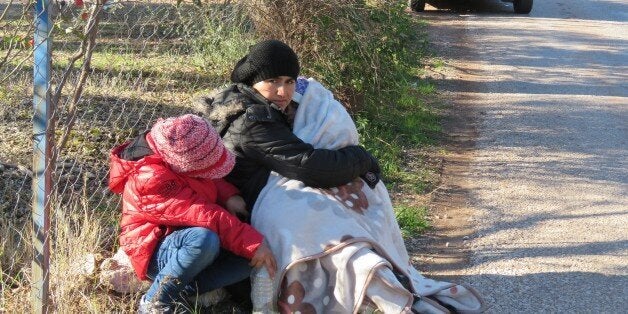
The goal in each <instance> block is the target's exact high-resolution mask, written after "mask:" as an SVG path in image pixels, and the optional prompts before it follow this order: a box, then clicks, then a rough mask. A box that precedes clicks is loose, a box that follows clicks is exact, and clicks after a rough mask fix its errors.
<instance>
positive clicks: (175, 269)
mask: <svg viewBox="0 0 628 314" xmlns="http://www.w3.org/2000/svg"><path fill="white" fill-rule="evenodd" d="M234 163H235V158H234V157H233V155H232V154H231V153H230V152H229V151H228V150H227V149H226V148H225V146H224V144H223V142H222V140H221V139H220V136H219V135H218V134H217V133H216V131H215V130H214V129H213V128H212V127H211V126H210V125H209V123H208V122H207V121H205V120H204V119H203V118H201V117H199V116H196V115H191V114H188V115H183V116H180V117H174V118H168V119H165V120H164V119H159V120H158V121H157V123H155V125H154V126H153V127H152V129H151V130H150V131H149V132H146V133H145V134H142V135H141V136H139V137H137V138H136V139H134V140H133V141H131V142H128V143H125V144H122V145H120V146H118V147H116V148H114V149H113V150H112V152H111V156H110V168H111V169H110V174H109V188H110V189H111V190H112V191H113V192H115V193H122V198H123V200H122V203H123V207H122V220H121V222H120V228H121V233H120V246H121V247H122V248H123V249H124V251H125V252H126V253H127V254H128V255H129V258H130V259H131V263H132V264H133V267H134V269H135V272H136V274H137V276H138V277H139V278H140V279H146V278H150V279H152V280H153V284H152V285H151V287H150V288H149V290H148V291H147V292H146V294H144V295H143V296H142V299H141V301H140V306H139V312H140V313H153V312H158V313H163V312H165V313H170V312H174V308H175V304H176V302H178V301H181V300H182V297H183V296H185V295H186V294H189V293H198V294H202V293H205V292H208V291H211V290H214V289H218V288H221V287H224V286H226V285H230V284H233V283H236V282H239V281H242V280H244V279H246V278H247V277H248V276H249V274H250V271H251V268H250V267H249V265H250V266H253V267H260V266H265V267H266V268H267V269H268V271H269V272H270V273H271V274H274V272H275V269H276V265H275V259H274V257H273V255H272V252H271V251H270V249H269V248H268V246H267V245H266V244H264V243H262V240H263V237H262V235H261V234H260V233H259V232H257V231H256V230H255V229H253V228H252V227H251V226H250V225H248V224H245V223H243V222H241V221H240V220H238V218H236V216H235V214H243V213H244V212H245V211H246V209H245V204H244V201H243V199H242V197H240V196H239V195H238V190H237V189H236V188H235V187H234V186H233V185H231V184H229V183H227V182H226V181H225V180H223V179H222V177H224V176H225V175H227V174H228V173H229V172H230V171H231V169H232V168H233V166H234ZM217 202H218V204H222V205H224V206H225V207H227V209H229V211H227V210H225V209H224V208H223V207H221V206H220V205H217V204H216V203H217ZM221 247H222V248H224V249H226V250H221ZM232 253H235V255H234V254H232ZM247 259H251V261H250V263H249V262H248V261H247Z"/></svg>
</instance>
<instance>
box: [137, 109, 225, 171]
mask: <svg viewBox="0 0 628 314" xmlns="http://www.w3.org/2000/svg"><path fill="white" fill-rule="evenodd" d="M147 139H148V143H149V144H150V145H151V148H153V149H154V150H156V152H157V153H158V154H159V155H161V157H162V158H163V160H164V161H165V162H166V163H168V165H170V167H171V168H172V170H173V171H175V172H177V173H181V174H184V175H188V176H191V177H199V178H210V179H217V178H222V177H224V176H226V175H227V174H229V172H230V171H231V169H233V165H234V164H235V157H234V156H233V154H231V152H229V150H228V149H226V148H225V145H224V143H223V142H222V139H221V138H220V136H219V135H218V133H217V132H216V130H214V128H213V127H212V126H211V125H209V123H208V122H207V121H206V120H205V119H203V118H201V117H199V116H197V115H193V114H186V115H183V116H180V117H173V118H167V119H161V118H160V119H159V120H157V122H156V123H155V125H153V128H152V129H151V130H150V136H147ZM151 142H152V143H151Z"/></svg>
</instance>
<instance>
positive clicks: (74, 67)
mask: <svg viewBox="0 0 628 314" xmlns="http://www.w3.org/2000/svg"><path fill="white" fill-rule="evenodd" d="M45 3H47V8H48V10H49V11H50V19H51V22H52V25H53V27H52V30H51V31H50V34H49V35H50V40H51V72H50V77H51V79H50V82H49V83H50V89H49V91H48V92H49V94H50V99H51V100H50V106H51V109H52V119H51V121H49V123H48V128H49V132H50V133H51V134H53V138H54V140H53V141H52V143H51V144H50V145H54V147H53V149H52V153H51V156H49V160H50V163H49V164H48V165H47V167H49V169H50V170H51V173H52V184H51V192H50V195H49V202H50V204H49V205H50V206H49V207H50V221H51V228H50V229H51V231H50V233H49V234H48V235H47V236H48V237H49V238H48V239H49V242H50V252H51V256H50V277H49V279H50V303H51V304H48V306H49V307H50V309H51V311H53V312H59V313H79V312H81V313H82V312H97V313H101V312H134V311H135V307H136V304H137V298H138V296H137V295H119V294H114V293H110V292H109V291H108V290H107V288H106V287H104V286H102V285H101V284H100V283H99V281H98V280H97V278H96V275H95V269H94V268H96V265H98V264H99V261H100V260H102V259H103V257H105V256H109V255H111V254H112V253H113V251H114V250H115V248H116V244H115V243H116V238H117V231H118V225H117V221H118V218H119V211H120V206H121V204H120V197H119V196H117V195H113V194H112V193H111V192H110V191H109V190H108V187H107V183H108V157H109V152H110V150H111V149H112V148H113V147H114V146H116V145H119V144H122V143H123V142H125V141H127V140H129V139H131V138H133V137H135V136H137V135H138V134H140V133H141V132H143V131H144V130H146V129H147V128H148V127H149V126H150V125H152V123H153V122H154V121H155V120H156V119H157V118H159V117H168V116H175V115H181V114H184V113H190V112H198V108H197V106H196V105H195V103H196V101H195V100H196V99H198V98H199V97H200V96H204V95H206V94H208V93H210V92H211V91H212V90H214V89H216V88H218V87H220V86H222V85H224V84H225V83H227V79H228V77H229V71H230V69H231V67H232V66H233V64H235V62H236V61H237V59H238V57H239V56H242V55H243V54H244V53H245V52H246V50H247V48H248V47H249V46H250V45H251V44H253V43H255V42H256V41H257V40H258V39H259V38H260V37H273V38H278V39H281V40H284V41H286V42H287V43H288V44H289V45H291V46H292V47H293V48H295V50H296V52H297V54H299V55H300V56H301V57H302V63H303V65H304V66H303V68H304V69H306V73H304V74H306V75H310V76H313V77H316V78H319V79H323V78H325V79H326V83H328V84H329V86H330V87H332V88H333V89H335V90H336V91H337V92H338V93H337V96H338V97H339V98H341V100H343V101H344V102H345V104H347V105H349V106H350V107H351V108H352V109H354V110H355V111H361V110H363V109H365V108H364V107H360V106H359V105H361V104H364V103H366V102H367V101H365V98H369V97H382V98H383V99H377V98H372V99H371V98H369V100H370V101H371V105H373V106H374V107H373V108H375V109H374V110H372V112H373V113H372V114H373V115H374V117H373V121H380V122H381V121H384V122H385V121H386V120H385V119H382V117H386V116H391V115H390V114H389V113H390V110H392V109H394V108H396V107H395V106H393V101H392V100H391V99H392V98H391V96H392V95H399V93H398V90H397V89H398V88H399V87H400V86H401V88H402V90H403V88H405V87H403V86H402V85H399V84H402V83H403V82H406V78H404V77H401V78H398V76H397V74H398V73H400V72H402V71H403V70H405V68H404V67H405V66H406V64H405V63H404V62H406V61H404V60H405V59H404V58H406V59H410V60H415V59H416V58H414V56H413V55H411V54H410V53H409V51H414V50H413V49H409V50H399V47H401V46H403V45H404V44H405V43H406V42H407V41H410V40H412V38H413V35H412V34H413V33H414V31H412V27H413V24H412V23H410V22H408V21H407V20H405V19H407V17H404V15H403V7H404V6H405V4H404V3H405V1H398V0H379V1H363V0H351V1H340V0H331V1H323V0H312V1H292V0H280V1H271V0H253V1H245V0H237V1H236V0H234V1H229V0H223V1H220V0H205V1H202V2H200V0H185V1H183V0H160V1H154V0H149V1H129V0H92V1H88V0H70V1H68V0H46V1H45ZM34 6H35V1H34V0H0V313H5V312H6V313H24V312H30V311H31V310H33V309H32V308H31V306H30V302H29V300H30V298H29V296H30V291H31V286H30V285H31V284H32V278H31V277H30V276H31V272H30V269H31V262H32V261H33V249H32V247H33V243H32V242H33V241H32V240H31V229H32V227H31V225H32V219H31V210H32V195H33V194H32V187H31V185H32V184H33V183H32V178H33V172H32V164H33V125H34V122H35V121H34V119H33V117H34V113H33V112H34V110H33V84H34V83H33V77H34V73H33V72H34V65H33V64H34V60H33V51H34V49H36V48H37V47H34V45H36V43H35V42H34V41H33V40H32V39H33V34H34V23H33V21H34V20H35V19H36V16H34V14H35V13H34V12H35V10H34ZM369 6H370V7H369ZM373 8H375V9H373ZM390 8H394V9H390ZM287 12H289V14H287ZM399 33H403V34H404V35H401V36H397V35H398V34H399ZM311 60H316V61H317V62H311ZM347 78H350V79H347ZM395 82H400V83H399V84H398V86H397V85H394V86H392V85H390V84H391V83H395ZM386 84H389V85H386ZM374 95H375V96H374ZM388 103H390V104H388ZM356 104H357V105H358V106H353V105H356ZM380 112H386V116H382V115H380ZM378 115H379V116H378ZM366 116H367V115H365V117H366ZM362 121H365V120H362ZM382 127H386V128H387V127H388V125H387V124H385V123H383V124H382ZM370 128H372V127H370ZM376 128H377V126H376V127H375V129H376ZM391 134H392V133H391ZM392 135H394V138H392V139H391V140H394V141H396V139H397V138H398V135H397V134H396V133H395V134H392ZM364 138H366V139H367V140H368V139H369V136H365V137H364ZM377 139H379V137H378V138H377ZM380 142H384V143H387V142H386V141H382V140H380ZM394 143H396V142H394ZM387 145H389V146H390V144H387ZM385 150H386V151H389V150H390V149H388V146H387V148H386V149H385ZM86 257H89V260H86Z"/></svg>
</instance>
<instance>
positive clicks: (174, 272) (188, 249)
mask: <svg viewBox="0 0 628 314" xmlns="http://www.w3.org/2000/svg"><path fill="white" fill-rule="evenodd" d="M219 252H220V240H219V239H218V235H216V234H215V233H214V232H213V231H211V230H209V229H205V228H197V227H194V228H186V229H182V230H177V231H175V232H173V233H171V234H169V235H168V236H167V237H166V238H165V239H163V241H162V242H161V243H160V244H159V246H158V247H157V250H156V251H155V253H153V257H152V260H151V262H150V265H149V267H148V275H149V277H151V278H153V279H154V280H153V284H152V285H151V286H150V288H149V289H148V291H147V292H146V294H145V299H146V301H148V302H160V303H166V304H170V303H172V302H174V301H177V300H180V298H181V294H182V293H183V292H184V290H185V287H186V286H188V285H189V284H190V283H191V282H192V281H193V280H194V278H195V277H196V276H197V275H198V274H199V272H201V271H202V270H203V269H205V268H207V267H208V266H209V265H211V264H212V263H213V262H214V260H215V259H216V257H217V255H218V253H219Z"/></svg>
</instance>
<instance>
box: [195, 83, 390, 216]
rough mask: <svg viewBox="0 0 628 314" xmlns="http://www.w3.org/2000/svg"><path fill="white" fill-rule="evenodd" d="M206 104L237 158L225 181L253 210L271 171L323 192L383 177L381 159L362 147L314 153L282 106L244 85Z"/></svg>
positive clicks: (214, 123)
mask: <svg viewBox="0 0 628 314" xmlns="http://www.w3.org/2000/svg"><path fill="white" fill-rule="evenodd" d="M206 103H207V116H208V117H209V119H210V120H211V121H212V124H213V125H214V127H215V128H216V130H218V132H219V133H220V135H221V136H222V138H223V140H224V142H225V145H226V146H227V148H229V150H231V151H232V152H233V153H234V154H235V156H236V165H235V167H234V169H233V171H232V172H231V173H230V174H229V175H228V176H227V177H226V179H227V180H228V181H229V182H231V183H233V184H234V185H235V186H237V187H238V188H239V189H240V191H241V193H242V195H243V196H244V199H245V201H246V203H247V204H248V206H249V208H252V207H253V204H254V203H255V200H257V196H258V195H259V193H260V191H261V190H262V188H263V187H264V185H266V182H267V180H268V176H269V174H270V171H271V170H273V171H276V172H277V173H279V174H281V175H283V176H285V177H287V178H290V179H296V180H299V181H302V182H303V183H305V184H306V185H308V186H311V187H322V188H328V187H334V186H340V185H343V184H346V183H348V182H350V181H352V180H353V179H355V178H357V177H358V176H361V175H363V174H365V173H366V172H368V171H371V172H376V173H379V166H378V165H377V161H376V160H375V158H373V157H372V156H371V154H369V153H368V152H367V151H366V150H365V149H364V148H362V147H361V146H349V147H345V148H342V149H339V150H328V149H314V147H312V145H310V144H308V143H305V142H303V141H301V139H299V138H298V137H297V136H296V135H294V133H292V129H291V126H290V124H289V123H288V121H287V118H286V117H285V116H284V114H283V113H282V112H281V111H280V110H279V108H278V107H277V106H276V105H275V104H273V103H270V102H268V101H267V100H266V99H265V98H264V97H262V96H261V95H259V94H258V93H257V92H255V91H254V90H253V89H251V88H250V87H248V86H246V85H243V84H234V85H231V86H229V87H228V88H226V89H224V90H223V91H221V92H220V93H218V94H215V95H214V96H213V97H212V98H209V99H206Z"/></svg>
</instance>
